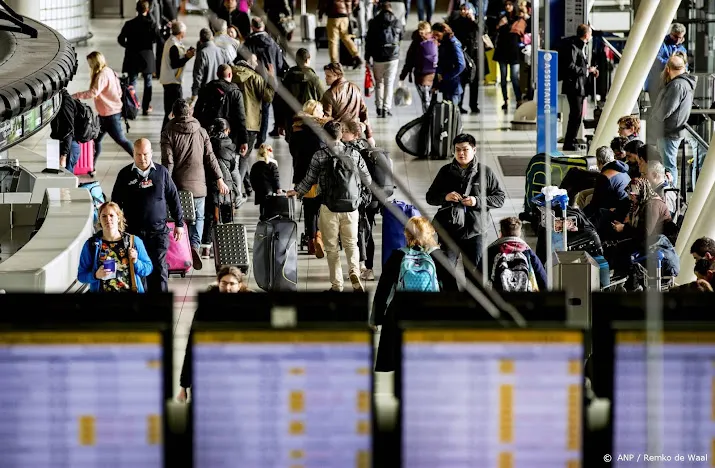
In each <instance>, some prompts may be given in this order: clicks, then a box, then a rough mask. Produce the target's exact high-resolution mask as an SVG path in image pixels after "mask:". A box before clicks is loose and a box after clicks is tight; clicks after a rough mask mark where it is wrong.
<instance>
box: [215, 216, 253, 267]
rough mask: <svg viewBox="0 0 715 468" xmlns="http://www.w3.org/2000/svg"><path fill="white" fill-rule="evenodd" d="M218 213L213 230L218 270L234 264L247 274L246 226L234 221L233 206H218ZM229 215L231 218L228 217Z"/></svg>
mask: <svg viewBox="0 0 715 468" xmlns="http://www.w3.org/2000/svg"><path fill="white" fill-rule="evenodd" d="M232 205H233V203H232V204H231V206H232ZM224 206H225V205H224ZM216 214H217V222H216V224H214V227H213V229H212V230H211V238H212V241H213V248H214V264H215V266H216V271H219V270H220V269H221V267H223V266H234V267H236V268H238V269H239V270H241V271H242V272H243V273H244V274H247V273H248V268H249V257H248V235H247V234H246V226H244V225H243V224H236V223H234V222H233V208H231V209H230V210H224V209H222V207H218V211H217V213H216ZM227 215H228V217H229V219H226V216H227ZM226 221H230V222H226Z"/></svg>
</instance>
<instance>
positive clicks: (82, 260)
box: [77, 231, 154, 293]
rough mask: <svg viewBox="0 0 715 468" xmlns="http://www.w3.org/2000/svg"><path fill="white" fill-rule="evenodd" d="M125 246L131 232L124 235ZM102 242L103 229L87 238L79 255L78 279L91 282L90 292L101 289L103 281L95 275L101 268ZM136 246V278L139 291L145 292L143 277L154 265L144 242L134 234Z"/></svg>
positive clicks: (147, 274)
mask: <svg viewBox="0 0 715 468" xmlns="http://www.w3.org/2000/svg"><path fill="white" fill-rule="evenodd" d="M123 241H124V246H125V247H127V248H128V247H129V234H124V235H123ZM101 242H102V231H99V232H98V233H97V234H96V235H94V236H93V237H90V238H89V239H87V242H85V243H84V247H82V253H81V254H80V256H79V267H78V268H77V279H78V280H79V282H80V283H85V284H89V291H90V292H98V291H100V286H101V281H100V280H98V279H97V278H96V277H95V276H94V275H95V273H96V272H97V270H99V266H100V262H99V252H100V244H101ZM134 248H135V249H136V251H137V261H136V263H134V280H135V282H136V285H137V292H139V293H143V292H144V285H143V284H142V282H141V278H143V277H146V276H149V274H151V272H152V270H153V269H154V267H153V266H152V263H151V259H150V258H149V254H147V252H146V248H145V247H144V242H143V241H142V240H141V239H140V238H139V237H137V236H134Z"/></svg>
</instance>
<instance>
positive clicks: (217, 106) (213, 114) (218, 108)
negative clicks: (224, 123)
mask: <svg viewBox="0 0 715 468" xmlns="http://www.w3.org/2000/svg"><path fill="white" fill-rule="evenodd" d="M201 97H202V99H201V108H199V109H196V110H195V111H194V116H195V117H196V120H198V121H199V123H200V124H201V126H202V127H204V128H209V127H210V126H211V125H212V124H213V121H214V120H216V119H225V118H226V115H227V113H226V112H225V110H226V109H225V106H226V99H227V95H226V91H224V90H223V89H222V88H221V87H220V86H213V87H208V88H207V89H206V91H205V92H204V94H203V95H202V96H201Z"/></svg>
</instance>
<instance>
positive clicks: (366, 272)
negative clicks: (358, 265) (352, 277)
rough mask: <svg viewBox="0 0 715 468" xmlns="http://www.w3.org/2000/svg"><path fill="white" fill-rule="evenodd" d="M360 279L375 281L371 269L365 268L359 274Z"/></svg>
mask: <svg viewBox="0 0 715 468" xmlns="http://www.w3.org/2000/svg"><path fill="white" fill-rule="evenodd" d="M360 278H361V279H364V280H365V281H375V273H373V271H372V268H366V269H364V270H362V272H361V273H360Z"/></svg>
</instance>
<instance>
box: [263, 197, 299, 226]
mask: <svg viewBox="0 0 715 468" xmlns="http://www.w3.org/2000/svg"><path fill="white" fill-rule="evenodd" d="M276 217H281V218H287V219H293V220H294V219H295V198H293V197H286V196H285V195H269V196H267V197H266V199H265V201H264V202H263V203H261V221H266V220H269V219H271V218H276Z"/></svg>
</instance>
